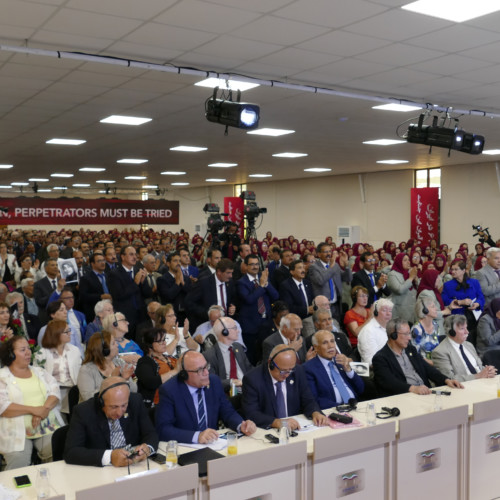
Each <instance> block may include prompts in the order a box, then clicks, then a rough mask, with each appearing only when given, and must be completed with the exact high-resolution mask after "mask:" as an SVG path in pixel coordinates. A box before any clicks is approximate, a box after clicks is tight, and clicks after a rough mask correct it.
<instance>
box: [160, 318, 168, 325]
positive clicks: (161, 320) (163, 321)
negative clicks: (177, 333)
mask: <svg viewBox="0 0 500 500" xmlns="http://www.w3.org/2000/svg"><path fill="white" fill-rule="evenodd" d="M166 322H167V317H166V316H160V321H159V323H160V325H164V324H165V323H166Z"/></svg>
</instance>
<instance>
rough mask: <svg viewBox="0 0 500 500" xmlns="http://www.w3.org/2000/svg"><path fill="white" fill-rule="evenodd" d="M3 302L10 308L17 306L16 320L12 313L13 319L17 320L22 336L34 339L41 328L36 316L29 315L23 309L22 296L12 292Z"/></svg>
mask: <svg viewBox="0 0 500 500" xmlns="http://www.w3.org/2000/svg"><path fill="white" fill-rule="evenodd" d="M5 302H6V303H7V304H8V305H9V306H10V307H11V310H12V306H13V305H14V304H17V318H16V314H15V313H12V318H13V319H19V321H20V322H21V328H22V331H23V334H24V336H25V337H26V338H27V339H36V336H37V335H38V332H39V330H40V328H41V326H42V325H41V324H40V320H39V319H38V316H34V315H32V314H29V313H28V312H27V311H26V310H25V308H24V296H23V294H22V293H19V292H12V293H9V294H8V295H7V297H6V298H5Z"/></svg>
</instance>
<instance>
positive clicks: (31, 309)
mask: <svg viewBox="0 0 500 500" xmlns="http://www.w3.org/2000/svg"><path fill="white" fill-rule="evenodd" d="M21 290H22V292H23V297H24V303H25V305H26V306H25V308H26V311H27V312H28V314H31V315H33V316H38V313H39V312H40V311H39V309H38V306H37V305H36V301H35V296H34V291H35V280H34V279H33V278H25V279H23V280H21Z"/></svg>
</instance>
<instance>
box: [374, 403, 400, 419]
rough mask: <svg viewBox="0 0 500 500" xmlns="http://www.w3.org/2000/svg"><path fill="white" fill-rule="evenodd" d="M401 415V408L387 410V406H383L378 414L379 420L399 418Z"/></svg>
mask: <svg viewBox="0 0 500 500" xmlns="http://www.w3.org/2000/svg"><path fill="white" fill-rule="evenodd" d="M399 415H401V412H400V411H399V408H396V407H394V408H387V406H382V411H381V412H380V413H377V418H380V419H381V420H385V419H386V418H391V417H399Z"/></svg>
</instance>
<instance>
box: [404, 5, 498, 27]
mask: <svg viewBox="0 0 500 500" xmlns="http://www.w3.org/2000/svg"><path fill="white" fill-rule="evenodd" d="M401 8H402V9H404V10H409V11H411V12H416V13H417V14H424V15H426V16H432V17H438V18H440V19H446V20H447V21H453V22H454V23H462V22H464V21H470V20H471V19H475V18H476V17H481V16H485V15H486V14H491V13H492V12H497V11H499V10H500V5H499V4H498V0H476V1H475V2H474V3H471V2H469V1H466V0H439V2H436V0H418V1H417V2H411V3H409V4H406V5H402V6H401Z"/></svg>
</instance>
